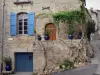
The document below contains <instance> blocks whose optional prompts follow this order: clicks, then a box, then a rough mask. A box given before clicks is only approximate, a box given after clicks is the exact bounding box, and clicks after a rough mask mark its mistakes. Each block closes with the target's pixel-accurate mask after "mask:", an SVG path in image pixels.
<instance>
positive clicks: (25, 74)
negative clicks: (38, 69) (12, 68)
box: [11, 72, 33, 75]
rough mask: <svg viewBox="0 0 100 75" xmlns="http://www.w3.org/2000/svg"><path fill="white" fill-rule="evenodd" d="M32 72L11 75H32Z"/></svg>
mask: <svg viewBox="0 0 100 75" xmlns="http://www.w3.org/2000/svg"><path fill="white" fill-rule="evenodd" d="M32 74H33V73H32V72H16V73H15V74H11V75H32Z"/></svg>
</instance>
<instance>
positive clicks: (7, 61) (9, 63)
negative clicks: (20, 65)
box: [3, 57, 12, 71]
mask: <svg viewBox="0 0 100 75" xmlns="http://www.w3.org/2000/svg"><path fill="white" fill-rule="evenodd" d="M3 61H4V63H5V65H6V66H5V70H6V71H11V64H12V60H11V58H10V57H4V60H3Z"/></svg>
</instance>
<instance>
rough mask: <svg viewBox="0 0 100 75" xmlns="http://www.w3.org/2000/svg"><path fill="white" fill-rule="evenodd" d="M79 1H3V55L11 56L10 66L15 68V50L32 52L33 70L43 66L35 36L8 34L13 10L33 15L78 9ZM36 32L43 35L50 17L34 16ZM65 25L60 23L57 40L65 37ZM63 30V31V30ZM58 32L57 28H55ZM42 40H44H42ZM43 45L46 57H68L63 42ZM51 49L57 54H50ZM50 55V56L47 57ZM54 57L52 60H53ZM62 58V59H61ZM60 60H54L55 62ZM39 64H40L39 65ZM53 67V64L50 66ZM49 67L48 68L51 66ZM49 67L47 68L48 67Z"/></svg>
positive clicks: (41, 51) (50, 20) (67, 50)
mask: <svg viewBox="0 0 100 75" xmlns="http://www.w3.org/2000/svg"><path fill="white" fill-rule="evenodd" d="M80 4H81V3H80V2H79V0H33V2H32V3H31V4H19V5H16V4H14V0H6V2H5V12H4V13H5V16H4V17H5V22H4V23H5V32H4V33H5V37H4V54H3V56H4V57H7V56H10V57H11V58H12V67H13V69H14V68H15V53H16V52H33V57H34V71H36V72H39V71H40V72H41V70H42V69H43V66H44V60H45V59H44V54H43V50H42V49H41V47H40V45H39V43H36V46H35V45H34V41H36V37H35V36H28V35H24V36H20V35H16V36H10V13H11V12H15V13H16V14H17V13H19V12H27V13H28V12H35V16H36V15H38V14H40V13H46V12H49V13H50V12H58V11H65V10H66V11H68V10H73V9H79V8H80ZM42 7H50V10H48V9H46V10H42ZM35 20H36V24H35V28H36V33H37V34H40V35H41V36H42V37H43V34H44V28H45V25H46V24H47V23H51V22H52V18H51V17H49V18H44V19H41V18H36V19H35ZM64 29H65V27H63V25H60V30H61V32H60V36H61V37H58V34H56V35H57V40H58V39H59V38H61V39H66V35H65V34H63V33H65V30H64ZM63 30H64V32H63ZM57 32H58V29H57ZM63 35H64V36H63ZM42 41H44V40H42ZM77 42H79V41H78V40H77V41H74V44H75V45H77ZM69 43H70V42H69V41H67V42H66V45H69ZM43 44H44V46H46V48H48V49H47V50H48V51H49V52H48V59H49V60H51V59H53V57H52V55H55V59H62V56H63V57H64V58H68V56H69V55H68V53H69V49H68V47H67V46H66V45H65V44H62V43H61V42H60V41H51V42H48V43H47V42H45V41H44V42H43ZM51 51H54V52H55V53H57V54H52V52H51ZM49 57H50V58H49ZM55 59H54V60H55ZM62 60H63V59H62ZM58 61H61V60H56V61H54V62H55V63H56V62H58ZM40 64H41V65H40ZM51 64H52V62H49V64H48V66H50V65H51ZM52 67H55V64H54V65H53V66H52ZM52 67H50V68H52ZM48 69H49V68H48Z"/></svg>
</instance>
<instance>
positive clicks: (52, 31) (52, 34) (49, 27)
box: [46, 24, 56, 40]
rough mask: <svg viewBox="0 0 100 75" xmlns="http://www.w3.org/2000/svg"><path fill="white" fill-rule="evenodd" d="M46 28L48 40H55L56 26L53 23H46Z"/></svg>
mask: <svg viewBox="0 0 100 75" xmlns="http://www.w3.org/2000/svg"><path fill="white" fill-rule="evenodd" d="M46 30H47V31H49V33H50V40H56V27H55V26H54V25H53V24H47V25H46Z"/></svg>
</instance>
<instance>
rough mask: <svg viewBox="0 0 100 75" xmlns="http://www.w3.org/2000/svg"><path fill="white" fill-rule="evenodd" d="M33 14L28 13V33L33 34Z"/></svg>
mask: <svg viewBox="0 0 100 75" xmlns="http://www.w3.org/2000/svg"><path fill="white" fill-rule="evenodd" d="M34 24H35V14H34V13H33V12H31V13H28V35H30V36H32V35H34Z"/></svg>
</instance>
